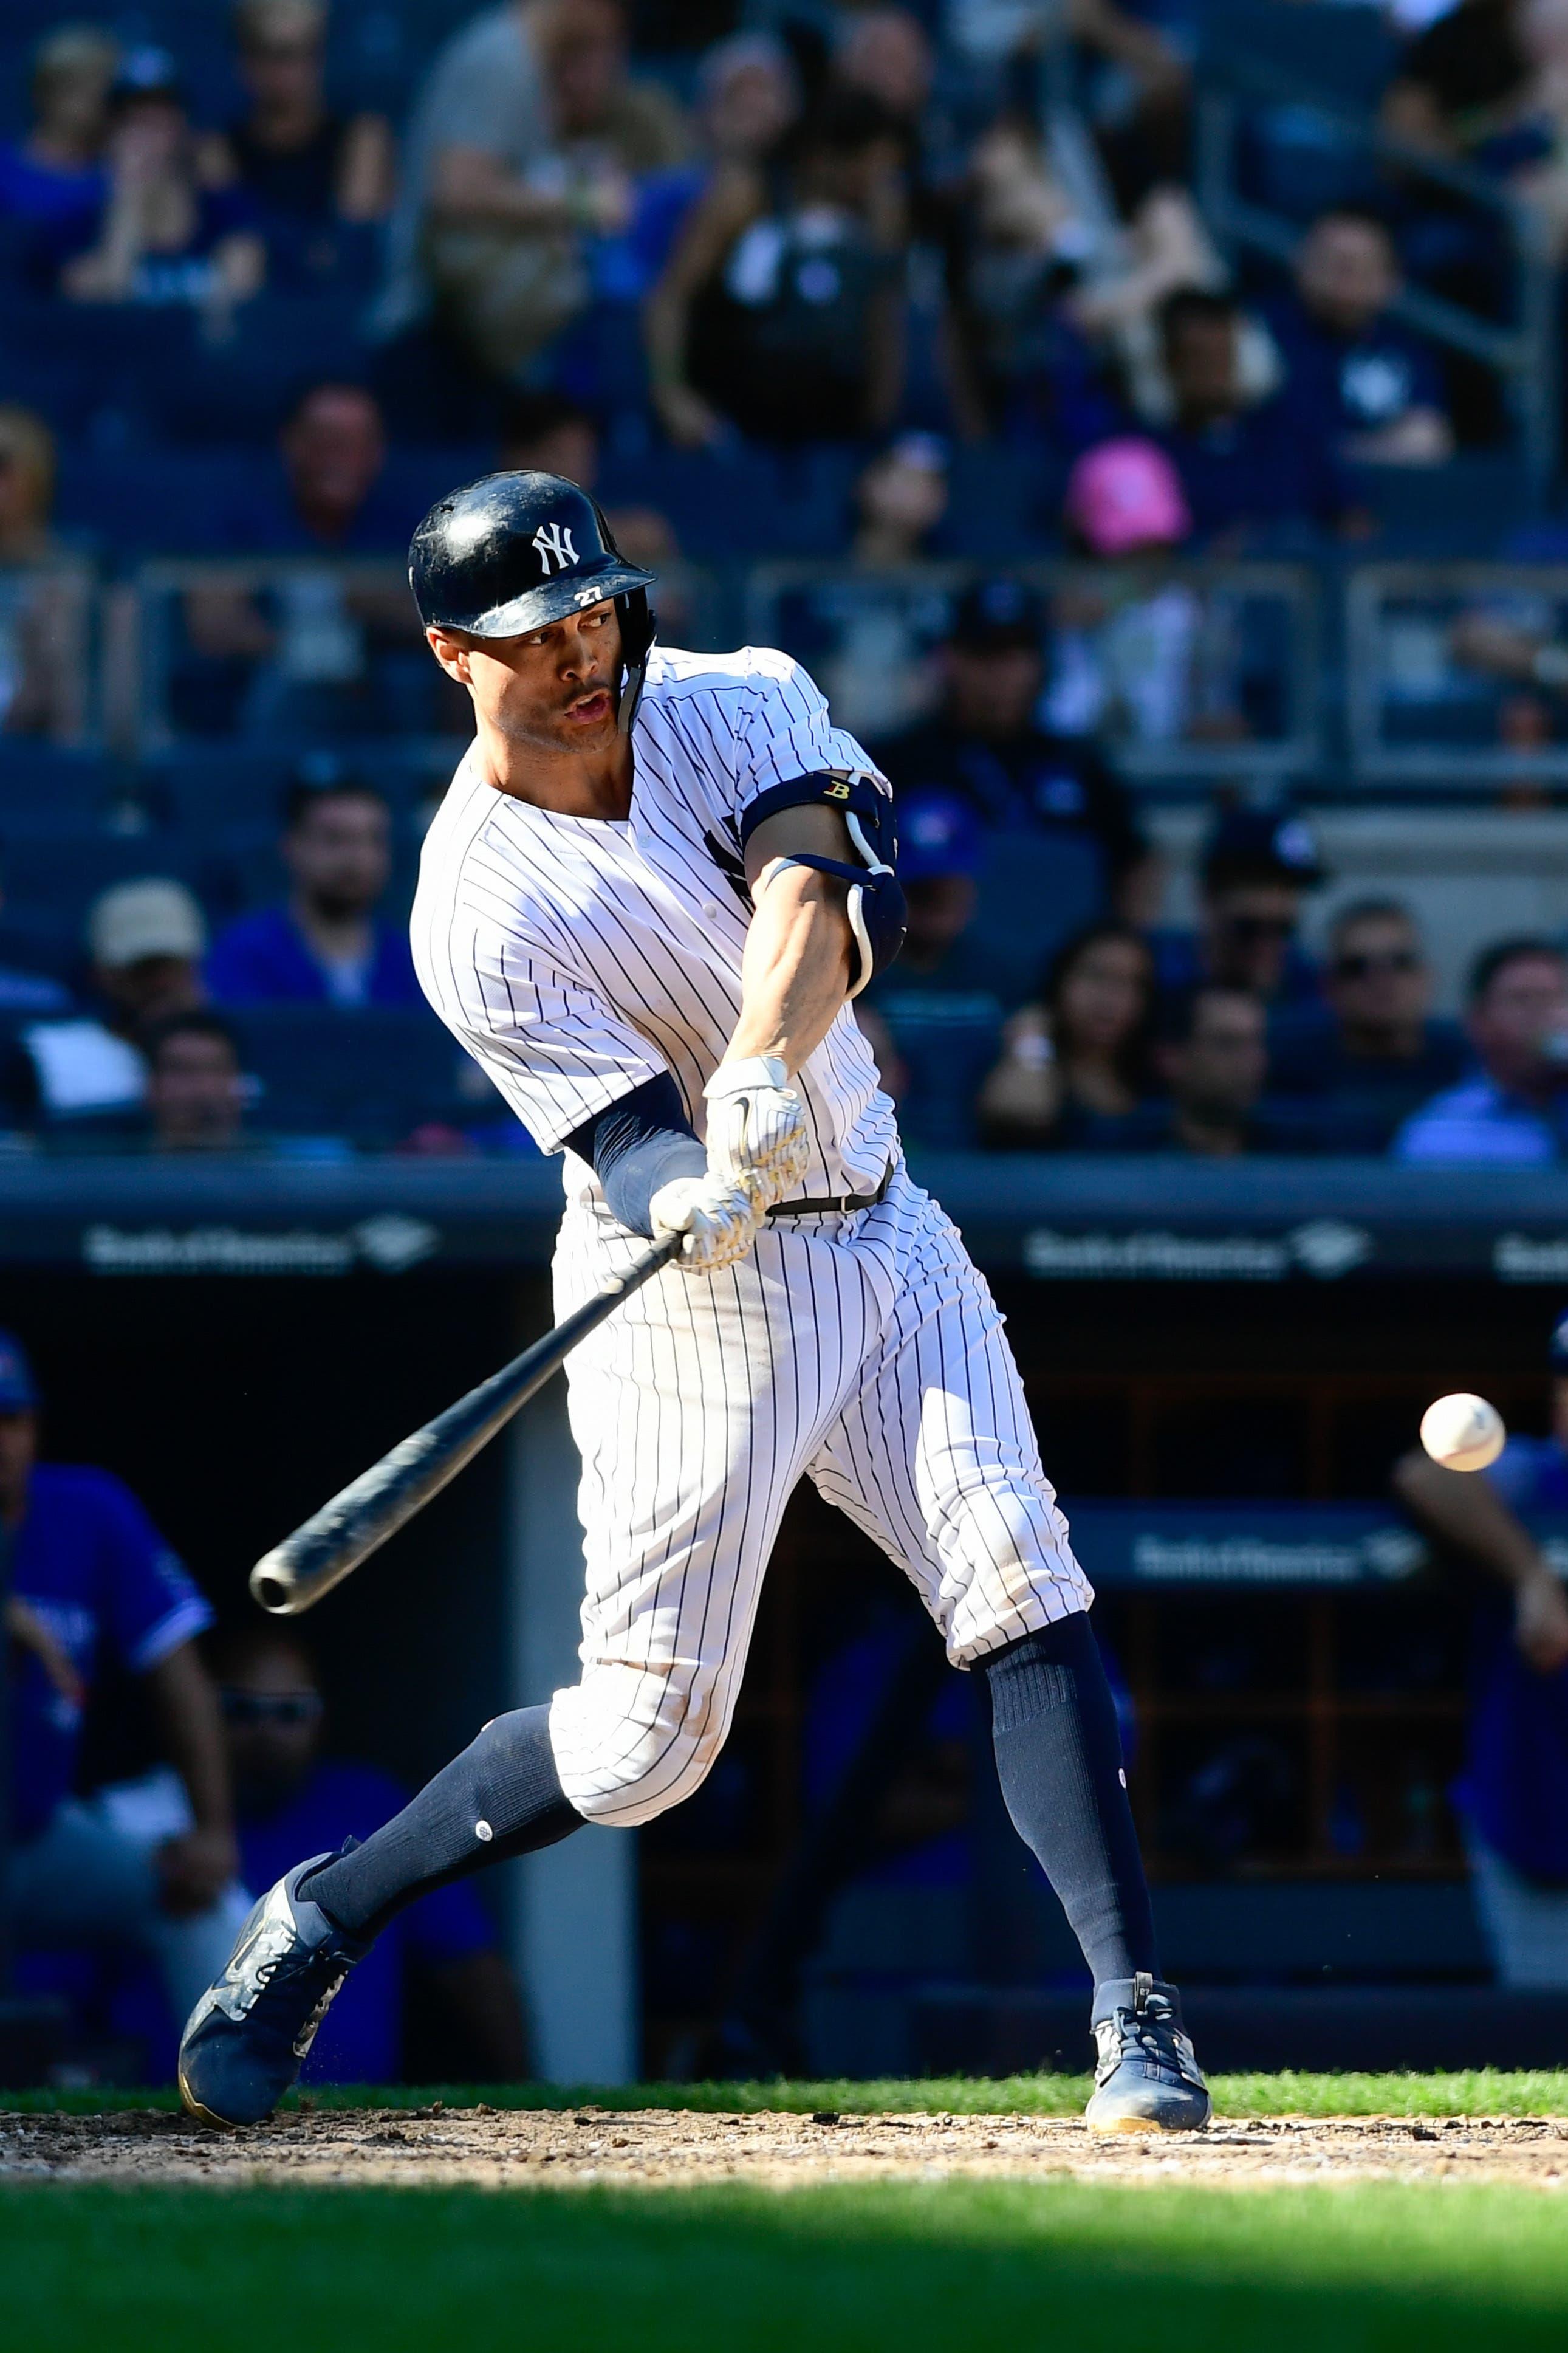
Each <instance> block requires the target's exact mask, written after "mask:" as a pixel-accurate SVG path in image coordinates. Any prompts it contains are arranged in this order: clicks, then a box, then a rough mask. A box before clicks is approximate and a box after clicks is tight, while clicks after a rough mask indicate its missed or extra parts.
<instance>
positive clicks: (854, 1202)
mask: <svg viewBox="0 0 1568 2353" xmlns="http://www.w3.org/2000/svg"><path fill="white" fill-rule="evenodd" d="M892 1181H893V1164H892V1162H891V1161H890V1160H889V1163H888V1165H887V1166H886V1167H885V1168H884V1169H883V1171H882V1181H881V1183H880V1184H879V1186H878V1187H877V1189H876V1191H875V1192H874V1193H828V1194H826V1195H825V1196H824V1197H823V1198H822V1199H821V1200H817V1201H775V1202H774V1203H773V1208H771V1209H770V1210H769V1211H768V1215H769V1217H770V1218H826V1217H829V1216H838V1217H844V1218H849V1217H853V1216H854V1214H855V1212H856V1210H857V1209H874V1208H876V1206H877V1204H878V1202H879V1201H885V1200H886V1199H887V1198H888V1187H889V1185H890V1184H891V1183H892Z"/></svg>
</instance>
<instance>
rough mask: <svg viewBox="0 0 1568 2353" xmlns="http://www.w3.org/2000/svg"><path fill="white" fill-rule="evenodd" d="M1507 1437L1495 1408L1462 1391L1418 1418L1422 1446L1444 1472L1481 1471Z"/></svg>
mask: <svg viewBox="0 0 1568 2353" xmlns="http://www.w3.org/2000/svg"><path fill="white" fill-rule="evenodd" d="M1507 1436H1508V1432H1507V1430H1504V1428H1503V1426H1502V1416H1501V1414H1500V1413H1499V1411H1498V1409H1497V1408H1496V1406H1495V1405H1489V1404H1488V1403H1487V1401H1486V1399H1485V1398H1479V1397H1469V1396H1467V1395H1466V1394H1465V1393H1464V1392H1463V1391H1461V1392H1460V1393H1459V1394H1458V1396H1457V1397H1441V1398H1438V1399H1437V1400H1436V1404H1434V1405H1429V1406H1428V1407H1427V1409H1426V1412H1425V1413H1424V1414H1423V1415H1422V1417H1421V1443H1422V1445H1423V1446H1424V1447H1425V1448H1426V1451H1427V1453H1428V1454H1429V1455H1430V1456H1431V1457H1432V1460H1433V1461H1434V1462H1440V1463H1441V1464H1442V1465H1443V1468H1444V1470H1445V1471H1484V1470H1485V1469H1486V1467H1487V1464H1488V1463H1489V1462H1495V1461H1497V1459H1498V1456H1499V1455H1500V1453H1501V1452H1502V1449H1503V1440H1504V1439H1505V1438H1506V1437H1507Z"/></svg>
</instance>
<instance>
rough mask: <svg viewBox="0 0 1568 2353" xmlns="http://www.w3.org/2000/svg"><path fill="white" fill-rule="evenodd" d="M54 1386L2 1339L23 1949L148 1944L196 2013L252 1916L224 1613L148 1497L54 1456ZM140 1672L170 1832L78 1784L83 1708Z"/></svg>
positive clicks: (1, 1448) (2, 1489)
mask: <svg viewBox="0 0 1568 2353" xmlns="http://www.w3.org/2000/svg"><path fill="white" fill-rule="evenodd" d="M38 1409H39V1397H38V1389H37V1383H36V1381H35V1379H34V1377H33V1373H32V1370H31V1367H30V1366H29V1365H28V1363H27V1359H26V1356H25V1354H24V1353H23V1350H22V1348H21V1346H20V1345H19V1344H18V1343H17V1342H16V1340H15V1339H14V1338H12V1337H11V1335H9V1334H5V1335H0V1523H3V1524H4V1527H5V1531H6V1535H7V1539H8V1542H9V1546H10V1577H9V1584H10V1599H9V1600H8V1602H7V1603H6V1605H5V1630H6V1632H7V1634H8V1635H9V1637H10V1647H11V1650H12V1653H13V1657H14V1659H15V1661H16V1672H13V1673H12V1675H11V1679H10V1708H11V1726H10V1729H11V1757H10V1759H9V1763H8V1767H7V1769H8V1771H9V1775H10V1817H11V1833H12V1837H13V1839H14V1841H15V1845H14V1847H13V1851H12V1854H11V1870H10V1880H9V1884H8V1886H7V1888H6V1891H5V1892H6V1895H7V1897H8V1901H9V1916H10V1919H11V1922H12V1924H13V1930H14V1933H15V1935H16V1937H17V1939H18V1941H19V1942H20V1943H22V1944H23V1945H31V1946H41V1945H49V1946H58V1945H63V1944H73V1943H86V1942H90V1943H99V1942H108V1941H112V1942H115V1943H123V1942H125V1941H127V1940H130V1941H133V1942H135V1943H137V1944H139V1945H141V1946H142V1947H143V1948H144V1949H146V1950H147V1951H148V1952H149V1953H150V1954H151V1955H152V1956H153V1958H154V1959H155V1960H156V1961H157V1963H158V1964H159V1967H160V1969H161V1971H162V1975H163V1983H164V1986H165V1989H166V1991H167V1994H168V1998H169V2003H170V2007H171V2009H172V2010H174V2013H175V2015H176V2016H178V2017H180V2018H184V2016H186V2014H187V2013H188V2011H189V2010H191V2008H192V2007H193V2005H194V2004H195V2000H196V1999H197V1997H198V1996H199V1995H200V1994H201V1993H203V1992H204V1991H205V1989H206V1987H207V1985H208V1984H209V1983H210V1982H211V1980H212V1978H214V1977H215V1976H216V1974H217V1973H218V1971H219V1970H221V1969H222V1968H223V1966H224V1964H225V1962H226V1959H227V1957H228V1951H229V1947H230V1946H231V1945H232V1944H233V1942H234V1938H235V1936H236V1933H237V1929H238V1927H239V1925H240V1922H241V1920H242V1919H243V1917H244V1915H245V1910H246V1903H247V1899H246V1898H245V1896H244V1895H243V1894H242V1893H241V1892H240V1890H239V1887H238V1884H237V1877H236V1873H237V1866H238V1854H237V1848H236V1845H235V1841H234V1829H233V1822H232V1819H231V1815H230V1810H229V1786H228V1767H227V1760H226V1757H225V1755H224V1750H223V1739H222V1733H221V1729H220V1726H219V1722H218V1712H217V1702H216V1694H215V1693H214V1691H213V1687H212V1685H211V1683H209V1682H208V1680H207V1676H206V1672H205V1669H204V1667H203V1666H202V1663H201V1661H200V1659H199V1657H198V1655H197V1651H196V1645H195V1637H196V1636H197V1635H198V1634H200V1633H201V1632H202V1631H203V1630H204V1629H205V1627H207V1626H209V1625H210V1624H211V1622H212V1613H211V1611H210V1610H209V1609H208V1608H207V1605H206V1603H205V1601H204V1599H202V1597H201V1595H200V1594H199V1593H198V1592H197V1590H196V1588H195V1585H194V1584H193V1583H192V1582H191V1579H190V1577H189V1576H188V1575H187V1574H186V1572H185V1570H184V1567H182V1566H181V1564H180V1562H179V1561H178V1560H176V1559H175V1557H174V1554H173V1553H172V1552H171V1551H170V1550H169V1547H168V1546H167V1545H166V1544H165V1543H164V1542H163V1538H162V1537H161V1536H160V1535H159V1534H158V1532H157V1530H156V1529H155V1528H154V1527H153V1524H152V1522H151V1521H150V1520H149V1518H148V1517H147V1514H146V1513H145V1512H144V1511H143V1510H142V1506H141V1504H139V1503H138V1502H137V1501H136V1499H135V1497H134V1496H133V1495H132V1493H130V1491H129V1490H128V1489H127V1488H125V1487H124V1486H122V1485H121V1482H120V1481H119V1480H118V1479H116V1478H114V1477H112V1476H111V1474H110V1472H107V1471H96V1470H89V1469H87V1468H85V1467H78V1466H76V1465H74V1464H71V1465H68V1464H65V1463H58V1462H39V1461H38V1460H37V1451H38ZM114 1658H118V1659H119V1660H120V1661H121V1662H122V1663H123V1665H124V1666H126V1667H127V1668H129V1669H130V1671H131V1672H132V1673H133V1674H135V1675H137V1676H139V1677H140V1678H141V1679H142V1683H144V1685H145V1687H146V1689H147V1691H148V1693H149V1695H150V1696H151V1698H152V1701H153V1707H154V1710H155V1712H156V1714H157V1716H158V1718H159V1720H160V1724H161V1728H162V1734H163V1745H164V1751H165V1754H166V1755H167V1756H168V1757H169V1758H170V1760H171V1762H172V1764H173V1765H174V1769H175V1771H176V1773H177V1775H178V1777H179V1779H180V1781H181V1782H182V1783H183V1784H184V1796H185V1800H186V1810H187V1816H188V1825H189V1826H188V1827H187V1828H186V1829H185V1830H184V1831H182V1832H179V1833H177V1834H175V1835H173V1836H168V1837H165V1836H163V1835H162V1833H160V1832H157V1831H148V1830H147V1828H146V1827H145V1826H138V1825H137V1824H135V1823H134V1822H132V1821H130V1820H127V1819H126V1818H125V1817H124V1815H123V1814H122V1813H121V1812H120V1811H119V1810H116V1809H115V1808H113V1807H112V1806H111V1805H110V1803H109V1802H108V1801H107V1799H106V1798H104V1797H102V1796H100V1797H97V1798H91V1797H89V1798H81V1797H76V1796H73V1795H72V1794H71V1792H72V1787H73V1783H74V1780H75V1777H76V1773H77V1768H78V1762H79V1750H80V1746H81V1732H82V1721H83V1711H84V1708H85V1705H86V1703H87V1701H88V1700H89V1697H90V1695H91V1690H92V1685H93V1683H94V1682H95V1681H96V1679H97V1678H98V1676H99V1675H100V1673H101V1672H102V1671H103V1669H104V1667H105V1666H106V1665H107V1664H108V1663H109V1662H110V1660H111V1659H114Z"/></svg>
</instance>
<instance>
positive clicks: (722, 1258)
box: [648, 1175, 762, 1274]
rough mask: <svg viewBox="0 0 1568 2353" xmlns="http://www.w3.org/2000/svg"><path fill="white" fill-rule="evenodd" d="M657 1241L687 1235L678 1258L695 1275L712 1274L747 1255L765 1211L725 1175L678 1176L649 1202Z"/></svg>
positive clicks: (649, 1215) (748, 1193)
mask: <svg viewBox="0 0 1568 2353" xmlns="http://www.w3.org/2000/svg"><path fill="white" fill-rule="evenodd" d="M648 1217H649V1220H650V1222H651V1224H652V1226H653V1238H654V1240H655V1241H656V1242H657V1241H662V1240H664V1237H665V1236H666V1234H684V1235H685V1236H686V1240H685V1242H684V1243H683V1244H682V1246H681V1251H680V1263H681V1265H682V1266H689V1268H690V1269H691V1271H692V1272H693V1273H694V1274H712V1273H714V1272H715V1271H717V1269H718V1268H720V1267H721V1266H732V1265H733V1264H734V1262H735V1261H736V1260H737V1259H738V1258H744V1257H745V1255H746V1252H747V1251H748V1250H750V1249H751V1247H752V1243H753V1242H754V1241H755V1240H756V1238H757V1228H758V1227H759V1225H761V1223H762V1214H761V1211H760V1210H759V1208H758V1206H757V1203H756V1200H755V1198H754V1197H753V1196H752V1194H751V1193H750V1192H748V1191H746V1190H745V1189H744V1188H743V1187H741V1186H739V1185H731V1184H728V1183H726V1182H725V1180H724V1179H723V1178H722V1177H720V1176H711V1175H710V1176H675V1177H672V1178H671V1179H670V1182H669V1183H668V1185H661V1186H660V1187H659V1188H658V1192H657V1193H656V1194H655V1195H654V1197H653V1198H652V1200H651V1201H650V1202H649V1203H648Z"/></svg>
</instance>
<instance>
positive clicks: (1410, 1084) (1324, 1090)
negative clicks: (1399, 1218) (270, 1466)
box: [1268, 899, 1470, 1152]
mask: <svg viewBox="0 0 1568 2353" xmlns="http://www.w3.org/2000/svg"><path fill="white" fill-rule="evenodd" d="M1328 947H1329V952H1328V961H1327V964H1326V966H1325V968H1324V974H1323V996H1324V997H1325V999H1326V1003H1325V1004H1324V1005H1323V1006H1322V1007H1321V1008H1319V1007H1314V1006H1304V1007H1301V1008H1298V1009H1297V1011H1296V1012H1295V1013H1294V1014H1291V1013H1289V1012H1287V1013H1285V1014H1282V1015H1281V1016H1280V1018H1279V1022H1278V1024H1277V1025H1276V1027H1275V1029H1274V1032H1273V1034H1272V1035H1271V1036H1270V1039H1269V1053H1268V1086H1269V1092H1270V1093H1271V1094H1275V1095H1283V1096H1289V1097H1291V1098H1293V1099H1295V1100H1298V1101H1300V1103H1301V1106H1302V1108H1303V1110H1304V1111H1307V1112H1308V1113H1310V1115H1311V1116H1312V1117H1313V1118H1314V1119H1315V1120H1316V1121H1317V1122H1318V1123H1319V1124H1320V1128H1321V1134H1320V1137H1319V1141H1320V1143H1321V1144H1322V1145H1325V1146H1327V1145H1332V1146H1333V1147H1334V1148H1335V1149H1337V1150H1340V1151H1344V1152H1386V1151H1387V1149H1388V1147H1389V1145H1390V1144H1391V1143H1392V1142H1393V1139H1394V1134H1395V1132H1396V1131H1397V1129H1398V1128H1399V1127H1400V1125H1401V1124H1402V1123H1403V1122H1404V1121H1405V1120H1406V1119H1408V1118H1409V1117H1410V1115H1411V1114H1412V1113H1413V1112H1415V1110H1416V1109H1417V1108H1418V1106H1419V1105H1420V1104H1422V1103H1425V1102H1426V1101H1427V1099H1428V1098H1429V1097H1430V1096H1432V1095H1433V1094H1435V1093H1436V1092H1438V1090H1439V1089H1442V1088H1446V1087H1450V1086H1453V1085H1454V1084H1455V1083H1456V1082H1457V1081H1458V1079H1459V1077H1460V1076H1461V1074H1462V1073H1463V1072H1464V1071H1465V1070H1466V1069H1467V1067H1468V1063H1469V1060H1470V1057H1469V1053H1468V1049H1467V1046H1466V1043H1465V1038H1464V1033H1463V1031H1462V1030H1461V1029H1460V1028H1459V1025H1458V1022H1457V1021H1446V1020H1436V1019H1434V1018H1433V1016H1432V1009H1431V1008H1432V971H1431V967H1430V965H1428V964H1427V961H1426V954H1425V952H1424V950H1423V948H1422V944H1421V934H1420V933H1419V931H1418V930H1417V929H1416V926H1415V921H1414V919H1413V918H1412V916H1411V915H1410V913H1409V911H1408V910H1407V909H1406V908H1405V907H1402V906H1401V905H1400V903H1399V902H1398V901H1397V900H1396V899H1361V900H1357V901H1356V902H1354V903H1353V904H1352V905H1351V906H1348V907H1342V909H1341V910H1340V912H1339V913H1338V914H1337V915H1336V916H1335V918H1334V921H1333V923H1332V924H1331V927H1330V931H1329V943H1328Z"/></svg>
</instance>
